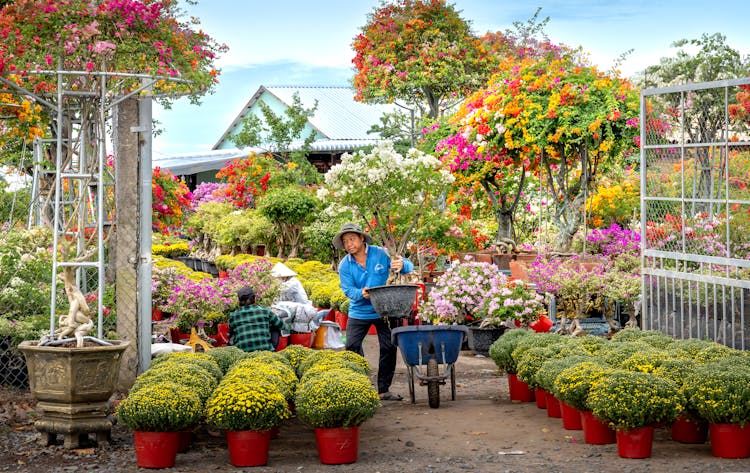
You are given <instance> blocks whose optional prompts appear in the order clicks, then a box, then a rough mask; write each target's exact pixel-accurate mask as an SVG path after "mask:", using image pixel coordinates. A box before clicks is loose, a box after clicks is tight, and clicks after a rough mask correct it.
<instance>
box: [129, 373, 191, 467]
mask: <svg viewBox="0 0 750 473" xmlns="http://www.w3.org/2000/svg"><path fill="white" fill-rule="evenodd" d="M202 413H203V403H202V402H201V400H200V398H199V397H198V395H197V394H196V393H194V392H193V389H191V388H190V387H188V386H185V385H181V384H178V383H175V382H172V381H164V382H155V383H151V384H148V385H147V386H144V387H142V388H141V389H139V390H137V391H135V392H132V393H130V395H128V397H126V398H125V399H124V400H123V401H122V402H121V403H120V404H118V406H117V410H116V414H117V418H118V420H119V421H120V422H121V423H122V424H123V425H125V426H127V427H128V428H130V429H131V430H133V432H134V436H135V446H136V448H135V452H136V460H137V463H138V466H139V467H144V468H168V467H172V466H174V463H175V457H176V455H177V449H178V445H179V432H180V431H181V430H183V429H185V428H187V427H189V426H192V425H194V424H195V423H197V422H198V420H199V419H200V417H201V415H202Z"/></svg>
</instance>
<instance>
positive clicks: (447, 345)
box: [391, 325, 468, 409]
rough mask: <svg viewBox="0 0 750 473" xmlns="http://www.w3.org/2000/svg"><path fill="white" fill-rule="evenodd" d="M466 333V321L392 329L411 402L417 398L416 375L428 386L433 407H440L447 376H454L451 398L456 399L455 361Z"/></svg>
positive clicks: (452, 378) (420, 382) (451, 377)
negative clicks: (454, 323)
mask: <svg viewBox="0 0 750 473" xmlns="http://www.w3.org/2000/svg"><path fill="white" fill-rule="evenodd" d="M467 333H468V329H467V328H466V326H464V325H409V326H406V327H398V328H395V329H393V330H392V331H391V338H392V340H393V344H394V345H396V346H398V348H399V349H400V351H401V357H402V358H403V360H404V363H405V364H406V368H407V370H406V375H407V379H408V382H409V396H410V397H411V403H412V404H414V403H415V402H416V400H415V399H414V378H417V379H418V380H419V385H420V386H425V385H426V386H427V397H428V399H429V403H430V407H431V408H433V409H437V408H438V407H440V385H441V384H445V383H446V379H448V378H450V380H451V400H453V401H455V400H456V371H455V370H454V369H453V365H454V363H455V362H456V360H457V359H458V354H459V352H460V351H461V344H462V343H463V341H464V340H465V339H466V334H467ZM441 365H442V367H441ZM423 367H424V368H423ZM441 368H442V369H441Z"/></svg>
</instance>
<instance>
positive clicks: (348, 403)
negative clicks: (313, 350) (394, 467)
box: [295, 369, 380, 428]
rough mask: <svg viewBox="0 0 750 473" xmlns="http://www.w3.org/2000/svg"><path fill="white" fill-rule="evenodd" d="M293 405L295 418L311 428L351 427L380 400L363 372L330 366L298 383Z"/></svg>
mask: <svg viewBox="0 0 750 473" xmlns="http://www.w3.org/2000/svg"><path fill="white" fill-rule="evenodd" d="M295 406H296V409H297V417H299V419H300V420H301V421H302V422H304V423H305V424H308V425H310V426H312V427H315V428H330V427H353V426H357V425H361V424H362V423H363V422H364V421H366V420H367V419H369V418H371V417H372V416H374V415H375V413H376V412H377V410H378V407H379V406H380V399H379V398H378V393H377V391H376V389H375V387H374V386H373V385H372V383H371V382H370V378H368V377H367V376H366V375H364V374H361V373H356V372H354V371H351V370H348V369H333V370H330V371H327V372H324V373H320V374H319V375H318V376H310V377H307V378H306V379H305V382H301V383H300V384H299V386H298V388H297V395H296V396H295Z"/></svg>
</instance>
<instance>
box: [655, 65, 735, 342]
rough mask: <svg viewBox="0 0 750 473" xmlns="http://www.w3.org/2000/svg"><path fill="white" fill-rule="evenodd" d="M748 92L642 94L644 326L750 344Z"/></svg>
mask: <svg viewBox="0 0 750 473" xmlns="http://www.w3.org/2000/svg"><path fill="white" fill-rule="evenodd" d="M748 92H750V79H736V80H727V81H717V82H710V83H702V84H691V85H685V86H676V87H668V88H661V89H647V90H643V91H642V92H641V143H642V146H641V250H642V274H643V286H642V289H643V292H642V294H643V303H642V320H641V326H642V327H643V328H644V329H655V330H659V331H661V332H664V333H667V334H670V335H673V336H675V337H677V338H701V339H711V340H714V341H717V342H720V343H723V344H725V345H728V346H730V347H733V348H738V349H746V348H748V347H750V327H749V325H750V312H749V311H750V134H749V133H748V130H750V126H749V123H748V122H750V118H747V117H750V114H747V115H744V117H742V118H738V115H739V116H742V115H743V113H742V112H743V111H742V110H741V109H739V108H738V107H739V106H738V105H737V103H738V94H740V95H741V94H747V93H748ZM738 112H740V113H739V114H738Z"/></svg>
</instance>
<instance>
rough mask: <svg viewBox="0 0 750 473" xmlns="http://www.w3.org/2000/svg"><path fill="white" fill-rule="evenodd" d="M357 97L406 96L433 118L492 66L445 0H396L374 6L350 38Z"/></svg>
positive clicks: (381, 100)
mask: <svg viewBox="0 0 750 473" xmlns="http://www.w3.org/2000/svg"><path fill="white" fill-rule="evenodd" d="M352 46H353V48H354V51H355V52H356V56H355V57H354V59H353V60H352V62H353V63H354V66H355V68H356V69H357V74H356V75H355V77H354V87H355V88H356V90H357V95H356V99H357V100H360V101H364V102H376V103H389V102H393V101H394V100H402V101H404V102H406V104H408V105H410V106H412V107H417V108H419V109H420V110H421V111H422V113H423V114H425V115H427V116H429V117H431V118H435V117H437V116H439V115H440V114H441V111H442V110H444V109H445V107H446V106H448V105H451V104H452V103H455V100H456V99H455V97H456V95H457V94H463V93H466V92H467V91H470V90H474V89H476V88H477V87H480V86H481V85H482V84H484V82H485V81H486V79H487V78H488V77H489V75H490V73H491V71H492V69H493V68H494V63H495V61H494V56H492V55H488V54H486V51H485V48H484V46H483V44H482V42H481V41H480V40H479V38H478V37H476V36H474V35H473V34H472V32H471V29H470V25H469V23H468V22H467V21H465V20H464V19H462V18H461V17H460V15H459V12H458V11H457V10H456V9H455V7H454V6H453V5H450V4H448V3H447V2H446V1H445V0H396V1H394V2H392V3H385V4H383V5H381V6H380V7H379V8H376V9H375V11H374V12H373V13H371V14H370V15H369V17H368V21H367V24H366V25H365V26H364V27H363V28H362V30H361V33H360V34H359V35H357V37H356V38H355V39H354V42H353V44H352Z"/></svg>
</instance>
